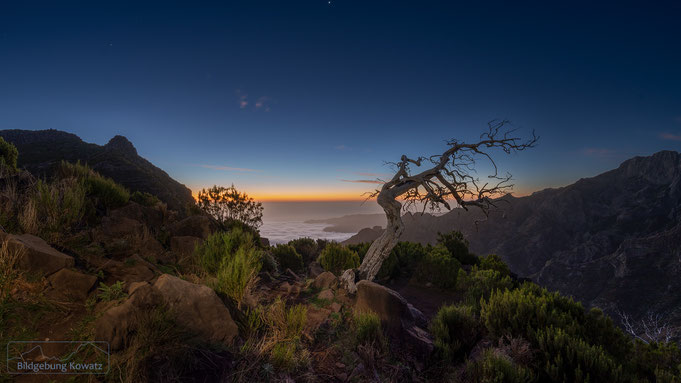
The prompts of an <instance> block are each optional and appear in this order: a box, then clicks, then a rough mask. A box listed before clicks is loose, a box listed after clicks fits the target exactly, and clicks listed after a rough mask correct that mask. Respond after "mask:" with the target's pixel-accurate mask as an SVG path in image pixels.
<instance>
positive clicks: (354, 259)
mask: <svg viewBox="0 0 681 383" xmlns="http://www.w3.org/2000/svg"><path fill="white" fill-rule="evenodd" d="M319 263H320V264H321V265H322V267H323V268H324V269H325V270H327V271H330V272H332V273H334V274H336V275H340V274H341V273H342V272H343V271H345V270H347V269H355V268H357V267H359V256H358V255H357V253H356V252H354V251H352V250H350V249H348V248H347V247H345V246H343V245H340V244H338V243H336V242H330V243H329V244H328V245H326V246H325V247H324V250H323V251H322V253H321V254H320V255H319Z"/></svg>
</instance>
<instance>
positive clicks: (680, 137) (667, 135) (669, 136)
mask: <svg viewBox="0 0 681 383" xmlns="http://www.w3.org/2000/svg"><path fill="white" fill-rule="evenodd" d="M660 138H661V139H663V140H670V141H681V134H672V133H660Z"/></svg>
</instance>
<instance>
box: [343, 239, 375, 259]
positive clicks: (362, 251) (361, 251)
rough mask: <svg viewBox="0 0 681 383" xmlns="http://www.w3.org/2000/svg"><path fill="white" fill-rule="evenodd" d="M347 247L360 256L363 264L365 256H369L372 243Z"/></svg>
mask: <svg viewBox="0 0 681 383" xmlns="http://www.w3.org/2000/svg"><path fill="white" fill-rule="evenodd" d="M347 246H348V249H350V250H352V251H354V252H356V253H357V256H359V263H362V261H363V260H364V256H365V255H367V252H368V251H369V248H370V247H371V242H362V243H354V244H350V245H347Z"/></svg>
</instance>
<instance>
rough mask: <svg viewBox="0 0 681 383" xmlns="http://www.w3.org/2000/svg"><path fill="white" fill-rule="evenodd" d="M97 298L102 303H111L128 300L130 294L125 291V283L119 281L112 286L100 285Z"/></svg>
mask: <svg viewBox="0 0 681 383" xmlns="http://www.w3.org/2000/svg"><path fill="white" fill-rule="evenodd" d="M97 296H98V297H99V299H100V300H101V301H103V302H109V301H115V300H119V299H123V298H126V297H127V296H128V294H126V293H125V292H124V291H123V281H118V282H116V283H113V284H111V285H105V284H104V283H100V284H99V287H98V288H97Z"/></svg>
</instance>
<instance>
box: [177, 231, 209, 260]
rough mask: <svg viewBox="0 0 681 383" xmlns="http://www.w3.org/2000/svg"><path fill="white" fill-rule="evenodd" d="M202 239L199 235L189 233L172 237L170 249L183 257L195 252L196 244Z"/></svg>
mask: <svg viewBox="0 0 681 383" xmlns="http://www.w3.org/2000/svg"><path fill="white" fill-rule="evenodd" d="M202 241H203V240H202V239H201V238H199V237H192V236H188V235H185V236H177V237H172V238H170V250H171V251H172V252H173V253H175V254H177V255H179V256H181V257H188V256H191V255H192V254H194V249H195V248H196V245H197V244H199V243H201V242H202Z"/></svg>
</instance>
